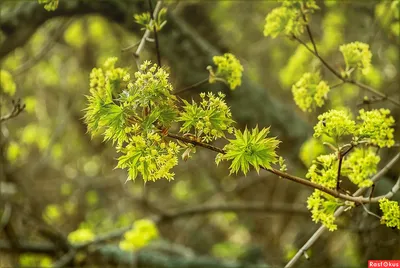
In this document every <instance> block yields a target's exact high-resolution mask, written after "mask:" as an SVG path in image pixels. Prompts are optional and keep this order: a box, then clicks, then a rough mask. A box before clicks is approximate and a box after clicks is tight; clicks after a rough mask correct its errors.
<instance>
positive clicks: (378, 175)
mask: <svg viewBox="0 0 400 268" xmlns="http://www.w3.org/2000/svg"><path fill="white" fill-rule="evenodd" d="M399 159H400V153H398V154H396V155H395V156H394V157H393V158H392V160H390V161H389V163H387V164H386V166H385V167H383V168H382V169H381V170H380V171H379V172H378V173H376V174H375V176H373V177H372V178H371V180H372V181H373V182H374V183H375V182H377V181H378V180H379V179H380V178H381V177H382V176H383V175H385V174H386V172H387V171H388V170H389V169H390V168H391V167H392V166H393V165H394V164H395V163H396V162H397V161H398V160H399ZM398 183H399V184H400V182H399V180H398ZM396 185H397V184H396ZM394 187H395V186H394ZM367 189H368V188H367V187H364V188H360V189H358V190H357V191H356V192H355V193H354V194H353V196H361V195H362V194H363V193H364V192H365V191H366V190H367ZM392 190H393V188H392ZM345 209H346V207H345V206H341V207H339V208H338V209H337V210H336V211H335V213H334V216H335V217H339V216H340V215H341V214H342V213H343V212H344V211H345ZM326 230H327V229H326V227H325V226H323V225H321V226H320V227H319V228H318V230H317V231H316V232H315V233H314V234H313V235H312V236H311V237H310V239H308V241H307V242H306V243H305V244H304V245H303V246H302V247H301V249H300V250H299V251H298V252H297V253H296V255H295V256H294V257H293V258H292V259H291V260H290V261H289V262H288V263H287V264H286V266H285V268H290V267H293V265H295V263H296V262H297V261H298V260H299V259H300V258H301V256H303V252H306V251H307V250H308V249H309V248H310V247H311V246H312V245H313V244H314V243H315V242H316V241H317V240H318V239H319V237H320V236H321V235H322V234H323V233H324V232H325V231H326Z"/></svg>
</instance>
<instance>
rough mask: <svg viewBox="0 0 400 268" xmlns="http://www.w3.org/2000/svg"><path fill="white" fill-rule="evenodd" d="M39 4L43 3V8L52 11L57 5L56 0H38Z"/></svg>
mask: <svg viewBox="0 0 400 268" xmlns="http://www.w3.org/2000/svg"><path fill="white" fill-rule="evenodd" d="M38 2H39V4H44V9H46V10H47V11H54V10H56V9H57V7H58V0H38Z"/></svg>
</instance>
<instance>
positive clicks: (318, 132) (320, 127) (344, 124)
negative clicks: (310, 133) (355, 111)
mask: <svg viewBox="0 0 400 268" xmlns="http://www.w3.org/2000/svg"><path fill="white" fill-rule="evenodd" d="M318 120H319V122H318V123H317V125H315V127H314V137H315V138H318V137H320V136H322V135H323V134H326V135H328V136H329V137H332V138H339V137H342V136H344V135H351V134H353V133H354V131H355V129H356V123H355V122H354V121H353V120H352V119H351V118H350V115H349V113H348V112H346V111H343V110H330V111H328V112H326V113H323V114H321V115H319V116H318Z"/></svg>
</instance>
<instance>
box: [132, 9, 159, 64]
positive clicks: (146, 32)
mask: <svg viewBox="0 0 400 268" xmlns="http://www.w3.org/2000/svg"><path fill="white" fill-rule="evenodd" d="M161 4H162V1H158V2H157V5H156V7H155V9H154V12H153V13H154V14H153V16H154V17H156V16H157V14H158V12H159V11H160V9H161ZM150 23H152V22H150ZM150 33H151V31H150V30H148V29H147V30H146V31H145V32H144V35H143V37H142V40H140V43H139V46H138V48H137V50H136V52H135V56H136V58H139V56H140V53H141V52H142V50H143V48H144V45H145V43H146V39H147V38H148V37H149V35H150Z"/></svg>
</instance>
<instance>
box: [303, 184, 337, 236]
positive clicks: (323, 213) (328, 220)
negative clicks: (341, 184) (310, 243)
mask: <svg viewBox="0 0 400 268" xmlns="http://www.w3.org/2000/svg"><path fill="white" fill-rule="evenodd" d="M339 206H340V205H339V204H338V202H337V201H336V200H335V199H334V198H333V197H332V196H330V195H327V194H325V193H323V192H321V191H319V190H314V192H313V193H312V195H310V196H309V197H308V199H307V208H308V209H309V210H310V211H311V214H312V220H313V221H314V222H315V223H319V222H321V223H322V224H323V225H324V226H325V227H326V228H328V230H329V231H335V230H336V229H337V225H336V224H335V223H334V222H335V217H334V216H333V214H334V212H335V210H336V209H337V208H338V207H339Z"/></svg>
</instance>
